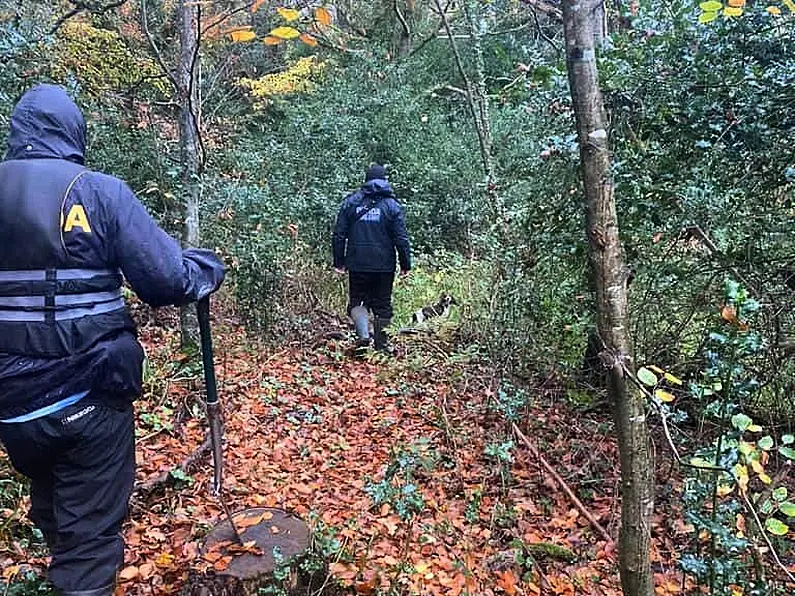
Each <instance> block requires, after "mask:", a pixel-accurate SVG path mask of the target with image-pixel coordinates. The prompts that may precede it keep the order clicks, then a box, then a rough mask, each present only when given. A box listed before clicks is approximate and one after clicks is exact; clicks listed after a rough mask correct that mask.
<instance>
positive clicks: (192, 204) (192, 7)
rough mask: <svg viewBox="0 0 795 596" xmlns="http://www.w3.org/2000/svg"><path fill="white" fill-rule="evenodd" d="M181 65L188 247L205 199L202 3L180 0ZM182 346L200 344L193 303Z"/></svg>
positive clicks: (183, 319) (183, 313)
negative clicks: (202, 201)
mask: <svg viewBox="0 0 795 596" xmlns="http://www.w3.org/2000/svg"><path fill="white" fill-rule="evenodd" d="M177 19H178V27H179V46H180V49H179V66H178V69H177V93H178V94H179V145H180V154H181V161H182V188H183V196H184V206H185V219H184V227H183V232H182V243H183V245H184V246H185V247H195V246H198V245H199V203H200V199H201V180H200V175H201V161H202V160H201V156H200V151H199V150H200V136H199V123H200V117H201V112H200V110H201V102H200V99H199V42H200V39H199V35H200V31H201V5H200V4H199V3H197V2H188V1H186V0H179V8H178V10H177ZM180 323H181V336H182V345H183V347H184V346H189V345H196V343H197V340H198V335H199V332H198V329H199V324H198V321H197V319H196V310H195V309H194V308H193V306H192V305H188V306H183V307H182V308H181V309H180Z"/></svg>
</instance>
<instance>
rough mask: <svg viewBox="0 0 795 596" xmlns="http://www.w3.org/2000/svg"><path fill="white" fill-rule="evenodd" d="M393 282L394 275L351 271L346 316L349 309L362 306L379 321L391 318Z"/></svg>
mask: <svg viewBox="0 0 795 596" xmlns="http://www.w3.org/2000/svg"><path fill="white" fill-rule="evenodd" d="M394 282H395V273H394V272H392V273H370V272H366V273H363V272H356V271H351V272H350V273H349V274H348V287H349V295H350V301H349V302H348V314H350V312H351V309H352V308H354V307H356V306H360V305H362V304H363V305H364V306H365V307H366V308H368V309H369V310H371V311H373V315H374V316H376V317H378V318H380V319H391V318H392V284H393V283H394Z"/></svg>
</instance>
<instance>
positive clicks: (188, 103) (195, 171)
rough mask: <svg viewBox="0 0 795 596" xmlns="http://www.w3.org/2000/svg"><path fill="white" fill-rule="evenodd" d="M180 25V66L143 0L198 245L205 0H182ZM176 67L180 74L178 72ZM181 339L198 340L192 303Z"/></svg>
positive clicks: (190, 228) (188, 220) (185, 310)
mask: <svg viewBox="0 0 795 596" xmlns="http://www.w3.org/2000/svg"><path fill="white" fill-rule="evenodd" d="M176 25H177V27H176V29H177V32H178V35H179V52H178V55H177V56H176V62H177V64H176V68H175V69H171V68H169V66H168V65H167V63H166V59H165V58H164V56H163V54H162V52H161V51H160V47H159V45H158V43H157V41H156V39H155V35H154V34H153V33H152V31H151V29H150V27H149V13H148V8H147V3H146V0H141V28H142V29H143V31H144V34H145V35H146V38H147V40H148V41H149V47H150V49H151V51H152V54H153V55H154V57H155V58H156V59H157V62H158V64H159V65H160V67H161V68H162V70H163V73H164V74H165V75H166V76H167V77H168V80H169V81H170V82H171V85H172V87H173V90H174V93H175V95H176V99H177V102H176V107H177V111H178V114H177V121H178V125H179V149H180V165H181V166H182V195H183V229H182V244H183V246H185V247H191V246H198V245H199V241H200V234H199V230H200V227H199V204H200V202H201V169H202V163H203V157H202V151H201V134H200V130H201V128H200V126H201V97H200V92H199V91H200V80H199V70H200V49H201V3H197V2H190V1H187V0H179V4H178V5H177V11H176ZM174 71H176V74H175V72H174ZM180 328H181V341H182V346H183V347H189V346H195V345H197V343H198V337H199V323H198V320H197V319H196V312H195V308H193V306H192V305H188V306H183V307H182V308H181V309H180Z"/></svg>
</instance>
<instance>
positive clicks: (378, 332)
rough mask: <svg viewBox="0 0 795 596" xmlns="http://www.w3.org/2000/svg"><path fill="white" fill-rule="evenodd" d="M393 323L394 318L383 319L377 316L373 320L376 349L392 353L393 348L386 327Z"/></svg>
mask: <svg viewBox="0 0 795 596" xmlns="http://www.w3.org/2000/svg"><path fill="white" fill-rule="evenodd" d="M391 323H392V319H382V318H380V317H376V318H375V320H374V321H373V339H374V340H375V349H376V350H378V351H379V352H384V353H386V354H391V353H392V349H391V348H390V347H389V337H388V336H387V334H386V328H387V327H389V325H390V324H391Z"/></svg>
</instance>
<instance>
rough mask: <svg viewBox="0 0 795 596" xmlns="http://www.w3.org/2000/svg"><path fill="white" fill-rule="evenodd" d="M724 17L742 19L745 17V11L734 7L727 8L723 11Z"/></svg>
mask: <svg viewBox="0 0 795 596" xmlns="http://www.w3.org/2000/svg"><path fill="white" fill-rule="evenodd" d="M723 15H724V16H727V17H741V16H743V9H742V8H737V7H734V6H727V7H726V8H724V9H723Z"/></svg>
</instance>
